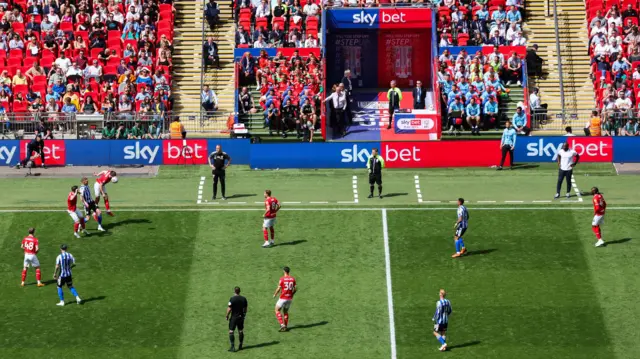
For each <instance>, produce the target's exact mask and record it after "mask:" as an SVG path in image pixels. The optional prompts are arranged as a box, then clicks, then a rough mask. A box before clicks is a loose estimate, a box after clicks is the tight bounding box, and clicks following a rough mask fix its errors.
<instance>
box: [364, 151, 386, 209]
mask: <svg viewBox="0 0 640 359" xmlns="http://www.w3.org/2000/svg"><path fill="white" fill-rule="evenodd" d="M383 168H384V159H383V158H382V156H380V155H379V154H378V149H377V148H374V149H372V150H371V157H369V160H368V161H367V170H368V171H369V197H368V198H373V188H374V184H377V185H378V197H379V198H382V169H383Z"/></svg>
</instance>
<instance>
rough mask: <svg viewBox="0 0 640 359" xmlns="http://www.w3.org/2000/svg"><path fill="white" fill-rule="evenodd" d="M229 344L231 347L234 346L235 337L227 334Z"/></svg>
mask: <svg viewBox="0 0 640 359" xmlns="http://www.w3.org/2000/svg"><path fill="white" fill-rule="evenodd" d="M241 335H242V334H241ZM229 343H230V344H231V346H234V345H235V343H236V337H235V336H234V335H233V333H229Z"/></svg>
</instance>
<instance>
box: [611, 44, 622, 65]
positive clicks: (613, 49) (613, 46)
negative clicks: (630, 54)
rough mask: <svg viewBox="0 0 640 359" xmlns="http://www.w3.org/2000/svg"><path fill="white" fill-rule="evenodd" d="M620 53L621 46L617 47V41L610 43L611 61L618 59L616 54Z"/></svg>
mask: <svg viewBox="0 0 640 359" xmlns="http://www.w3.org/2000/svg"><path fill="white" fill-rule="evenodd" d="M622 51H623V50H622V46H620V45H619V43H618V41H617V40H613V41H611V45H609V55H611V60H612V61H613V60H614V59H615V58H617V57H618V54H622Z"/></svg>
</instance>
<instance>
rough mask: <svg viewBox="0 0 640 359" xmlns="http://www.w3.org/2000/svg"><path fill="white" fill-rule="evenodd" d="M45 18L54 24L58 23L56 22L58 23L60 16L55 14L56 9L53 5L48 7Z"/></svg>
mask: <svg viewBox="0 0 640 359" xmlns="http://www.w3.org/2000/svg"><path fill="white" fill-rule="evenodd" d="M47 18H48V19H49V21H51V22H52V23H53V24H54V25H58V23H60V17H59V16H58V14H56V10H55V9H54V8H53V7H50V8H49V13H48V14H47Z"/></svg>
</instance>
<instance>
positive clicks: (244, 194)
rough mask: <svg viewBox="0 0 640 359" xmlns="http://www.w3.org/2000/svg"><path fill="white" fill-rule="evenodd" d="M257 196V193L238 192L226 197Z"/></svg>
mask: <svg viewBox="0 0 640 359" xmlns="http://www.w3.org/2000/svg"><path fill="white" fill-rule="evenodd" d="M255 196H257V194H255V193H251V194H249V193H238V194H232V195H231V196H229V197H227V199H232V198H243V197H255Z"/></svg>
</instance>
